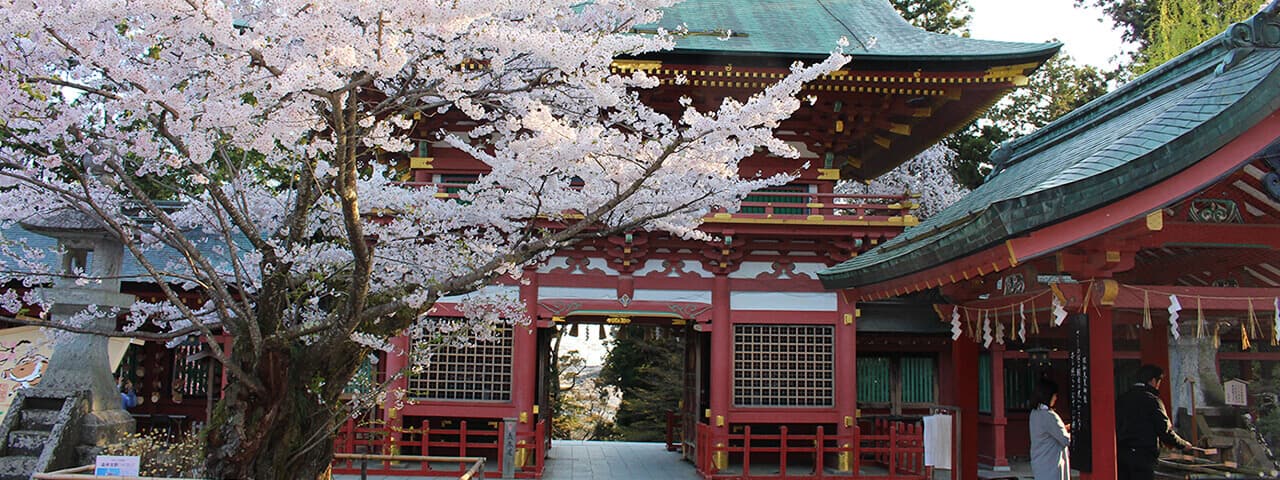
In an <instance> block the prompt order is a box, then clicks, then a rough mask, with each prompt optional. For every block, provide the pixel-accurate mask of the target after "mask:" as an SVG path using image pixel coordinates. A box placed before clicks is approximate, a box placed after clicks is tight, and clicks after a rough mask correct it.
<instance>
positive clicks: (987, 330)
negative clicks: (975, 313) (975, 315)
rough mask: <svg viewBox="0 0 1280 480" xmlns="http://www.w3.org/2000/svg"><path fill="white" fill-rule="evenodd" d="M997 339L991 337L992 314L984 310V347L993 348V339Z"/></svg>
mask: <svg viewBox="0 0 1280 480" xmlns="http://www.w3.org/2000/svg"><path fill="white" fill-rule="evenodd" d="M992 340H995V339H994V338H992V337H991V315H990V314H989V313H988V312H987V311H986V310H983V312H982V348H991V341H992Z"/></svg>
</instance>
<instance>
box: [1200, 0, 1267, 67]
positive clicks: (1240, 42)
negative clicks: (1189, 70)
mask: <svg viewBox="0 0 1280 480" xmlns="http://www.w3.org/2000/svg"><path fill="white" fill-rule="evenodd" d="M1278 10H1280V0H1273V1H1272V2H1271V3H1269V4H1267V6H1266V7H1263V9H1262V10H1261V11H1259V12H1258V13H1256V14H1254V15H1253V16H1252V17H1249V18H1248V19H1247V20H1244V21H1240V22H1236V23H1233V24H1232V25H1231V26H1230V27H1227V31H1226V33H1225V34H1224V35H1223V36H1222V45H1223V46H1225V47H1226V48H1227V49H1228V50H1229V51H1228V52H1227V55H1226V58H1224V59H1223V60H1222V63H1221V64H1219V65H1218V67H1217V68H1216V69H1214V73H1215V74H1222V73H1223V72H1226V71H1227V70H1230V69H1231V68H1233V67H1235V66H1236V65H1237V64H1239V63H1240V61H1241V60H1244V58H1245V57H1248V56H1249V54H1250V53H1253V50H1254V49H1257V48H1280V18H1277V15H1276V14H1277V11H1278Z"/></svg>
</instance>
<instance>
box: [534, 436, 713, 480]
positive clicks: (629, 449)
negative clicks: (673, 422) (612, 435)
mask: <svg viewBox="0 0 1280 480" xmlns="http://www.w3.org/2000/svg"><path fill="white" fill-rule="evenodd" d="M542 478H543V480H594V479H612V480H694V479H697V478H699V477H698V474H697V472H696V471H694V469H693V464H692V463H689V462H686V461H684V460H683V459H681V458H680V454H679V453H676V452H668V451H667V446H666V445H665V444H662V443H636V442H583V441H578V440H555V441H553V442H552V444H551V451H550V452H549V453H548V454H547V469H546V471H544V472H543V476H542Z"/></svg>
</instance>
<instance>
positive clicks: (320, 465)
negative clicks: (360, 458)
mask: <svg viewBox="0 0 1280 480" xmlns="http://www.w3.org/2000/svg"><path fill="white" fill-rule="evenodd" d="M336 343H340V344H339V345H334V348H316V345H311V346H308V347H306V348H301V347H300V348H296V349H292V350H289V351H284V350H268V351H267V352H266V353H265V354H264V355H263V356H262V357H261V358H260V359H259V361H258V362H257V365H256V366H254V365H244V364H242V366H244V367H245V368H246V371H251V372H254V373H255V374H256V375H257V377H258V378H259V379H260V380H261V382H262V384H263V385H264V390H263V391H262V392H255V391H253V390H252V389H250V388H248V387H247V386H246V385H245V384H244V383H242V382H233V383H231V384H230V385H228V388H227V390H226V391H225V392H224V396H223V398H222V399H221V400H220V401H219V402H218V405H217V407H216V409H215V411H214V417H213V418H212V419H211V421H210V422H209V426H208V427H207V430H206V433H207V435H208V436H207V438H206V447H207V448H208V451H207V458H208V460H207V463H206V466H207V474H208V476H209V477H210V478H219V479H220V478H228V479H231V478H234V479H258V480H268V479H270V480H274V479H280V480H285V479H288V480H293V479H313V478H320V477H321V475H322V474H324V472H325V471H326V470H327V469H328V467H329V465H330V463H331V462H332V461H333V437H334V434H335V432H336V431H337V426H338V425H340V423H341V421H342V420H343V419H344V418H345V415H346V410H345V408H343V405H342V401H341V400H340V395H341V393H342V391H343V389H344V388H345V386H346V385H347V383H348V382H349V381H350V380H351V377H352V376H353V375H354V374H355V372H356V370H357V368H358V367H359V365H360V361H361V360H362V359H363V358H364V355H367V354H368V352H367V351H365V350H364V349H362V348H361V347H359V346H356V345H354V344H353V343H352V342H349V341H348V342H336ZM302 351H307V352H311V353H312V355H311V356H310V357H308V358H295V357H294V355H296V354H299V353H301V352H302ZM320 352H323V353H322V356H321V357H320V358H317V357H316V355H315V354H316V353H320ZM251 367H252V368H251Z"/></svg>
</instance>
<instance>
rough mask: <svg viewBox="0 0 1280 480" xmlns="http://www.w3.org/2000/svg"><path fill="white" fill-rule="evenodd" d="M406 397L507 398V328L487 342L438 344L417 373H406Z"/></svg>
mask: <svg viewBox="0 0 1280 480" xmlns="http://www.w3.org/2000/svg"><path fill="white" fill-rule="evenodd" d="M408 393H409V396H410V397H411V398H416V399H426V400H489V401H510V400H511V329H509V328H505V329H502V330H501V331H499V332H498V333H497V338H496V339H494V340H493V341H490V342H479V343H475V344H472V345H469V346H466V347H463V348H457V347H439V349H437V350H436V351H435V352H434V353H432V354H431V361H430V362H428V363H427V366H426V368H424V369H423V371H422V372H421V373H416V374H412V375H410V376H409V392H408Z"/></svg>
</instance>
